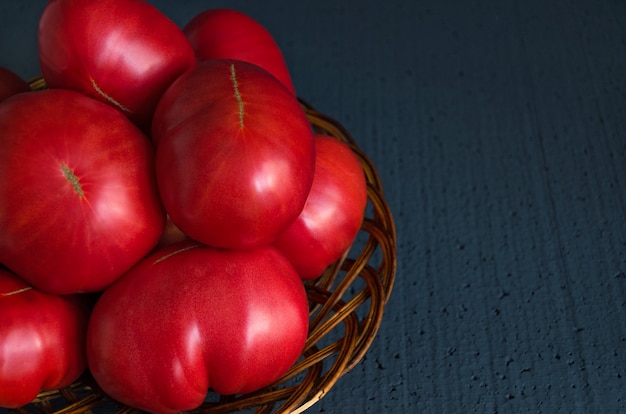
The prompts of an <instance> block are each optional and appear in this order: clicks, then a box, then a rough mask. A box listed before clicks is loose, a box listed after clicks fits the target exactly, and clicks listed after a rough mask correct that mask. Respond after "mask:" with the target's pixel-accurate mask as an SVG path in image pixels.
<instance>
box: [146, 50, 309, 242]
mask: <svg viewBox="0 0 626 414" xmlns="http://www.w3.org/2000/svg"><path fill="white" fill-rule="evenodd" d="M152 138H153V140H154V141H155V143H156V145H157V155H156V169H157V170H156V174H157V182H158V186H159V190H160V194H161V198H162V200H163V204H164V205H165V208H166V210H167V212H168V213H169V215H170V218H171V219H172V222H173V223H174V224H175V225H176V226H177V227H179V228H180V230H182V231H183V232H184V233H185V234H187V235H188V236H189V237H191V238H192V239H195V240H198V241H201V242H203V243H206V244H209V245H213V246H217V247H225V248H253V247H256V246H260V245H262V244H267V243H270V242H272V241H273V240H274V238H275V237H276V236H277V235H278V233H280V232H281V231H283V230H284V229H285V228H286V227H287V226H288V225H289V224H290V223H291V222H292V221H293V220H294V219H295V218H296V217H297V216H298V214H300V211H301V210H302V207H303V206H304V203H305V201H306V197H307V195H308V193H309V190H310V188H311V183H312V181H313V171H314V166H315V148H314V144H313V132H312V130H311V126H310V125H309V123H308V121H307V118H306V115H305V113H304V111H303V109H302V107H301V106H300V104H299V102H298V100H297V98H296V97H295V96H294V95H293V94H292V93H290V92H289V91H288V90H287V88H286V87H285V86H284V85H282V84H281V83H280V82H279V81H278V80H276V78H275V77H273V76H272V75H270V74H269V73H268V72H267V71H265V70H263V69H261V68H260V67H259V66H256V65H253V64H251V63H247V62H242V61H237V60H230V59H216V60H211V61H206V62H203V63H201V64H199V65H198V66H197V67H196V68H195V69H193V70H191V71H188V72H186V73H185V74H184V75H182V76H181V77H180V78H178V79H177V80H176V81H175V82H174V83H173V84H172V85H171V86H170V88H169V89H168V90H167V91H166V92H165V94H164V95H163V98H162V99H161V101H160V102H159V105H158V107H157V110H156V112H155V115H154V121H153V128H152Z"/></svg>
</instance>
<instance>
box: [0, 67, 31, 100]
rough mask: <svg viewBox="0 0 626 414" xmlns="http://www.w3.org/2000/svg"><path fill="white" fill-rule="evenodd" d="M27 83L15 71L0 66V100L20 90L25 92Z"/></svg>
mask: <svg viewBox="0 0 626 414" xmlns="http://www.w3.org/2000/svg"><path fill="white" fill-rule="evenodd" d="M29 90H30V88H29V87H28V83H26V81H25V80H24V79H22V78H20V77H19V76H18V75H17V74H16V73H15V72H13V71H11V70H9V69H7V68H3V67H0V102H2V101H4V100H5V99H7V98H8V97H10V96H13V95H15V94H18V93H20V92H27V91H29Z"/></svg>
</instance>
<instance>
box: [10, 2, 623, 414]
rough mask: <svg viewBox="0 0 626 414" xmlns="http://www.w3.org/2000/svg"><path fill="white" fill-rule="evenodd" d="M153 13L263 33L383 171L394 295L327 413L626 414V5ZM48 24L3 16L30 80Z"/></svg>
mask: <svg viewBox="0 0 626 414" xmlns="http://www.w3.org/2000/svg"><path fill="white" fill-rule="evenodd" d="M153 3H154V4H155V5H157V6H158V7H159V8H160V9H161V10H163V11H164V12H165V13H167V14H168V15H170V16H171V17H172V18H173V19H174V20H175V21H176V22H177V23H179V24H180V25H182V24H184V23H185V22H186V21H187V20H188V19H189V18H191V17H192V16H193V15H194V14H195V13H196V12H198V11H200V10H202V9H203V8H205V7H217V6H230V7H234V8H238V9H240V10H242V11H244V12H247V13H249V14H250V15H252V16H253V17H255V18H257V19H258V20H259V21H260V22H262V23H263V24H264V25H266V27H267V28H268V29H270V31H271V32H272V33H273V34H274V36H275V38H276V40H277V42H278V43H279V44H280V45H281V47H282V48H283V51H284V54H285V58H286V60H287V63H288V65H289V66H290V68H291V71H292V75H293V78H294V83H295V86H296V89H297V91H298V94H299V95H300V96H302V97H304V98H306V99H307V100H308V101H310V102H311V103H312V104H313V105H315V106H316V107H317V108H318V109H319V110H321V111H323V112H325V113H327V114H329V115H332V116H333V117H335V118H336V119H338V120H339V121H340V122H342V123H343V124H344V125H345V126H346V127H347V128H348V130H350V131H351V133H352V134H353V135H354V137H355V139H356V140H357V142H358V144H359V145H360V146H361V147H362V148H363V149H364V150H365V152H366V153H368V154H369V155H370V157H371V158H372V159H373V160H374V162H375V164H376V165H377V166H378V168H379V172H380V174H381V177H382V179H383V183H384V184H385V188H386V196H387V199H388V201H389V203H390V205H391V208H392V210H393V212H394V216H395V219H396V225H397V227H398V275H397V282H396V287H395V290H394V293H393V295H392V298H391V301H390V303H389V305H388V307H387V311H386V314H385V319H384V322H383V325H382V327H381V329H380V332H379V336H378V338H377V339H376V341H375V342H374V344H373V346H372V348H371V349H370V351H369V352H368V354H367V356H366V358H365V360H364V361H363V362H362V363H361V364H359V365H358V366H357V367H356V368H355V369H354V370H353V371H352V372H351V373H349V374H348V375H347V376H345V377H344V378H342V379H341V380H340V381H339V382H338V383H337V385H336V386H335V387H334V388H333V389H332V390H331V392H330V393H329V394H328V395H327V396H326V397H325V398H324V399H323V400H322V401H320V402H319V403H318V404H316V405H315V406H313V407H312V408H311V409H310V412H333V413H363V412H371V413H382V412H393V413H405V412H406V413H412V412H433V413H473V412H476V413H496V412H498V413H525V412H529V413H535V412H544V413H557V412H563V413H571V412H573V413H623V412H626V221H625V215H626V133H625V132H624V128H625V127H626V3H624V2H621V1H617V0H603V1H594V0H574V1H565V0H555V1H550V2H545V1H539V0H530V1H495V0H494V1H488V0H477V1H436V0H425V1H393V0H392V1H389V2H386V3H384V4H385V5H384V6H383V3H381V2H374V1H363V2H355V1H351V2H335V1H331V0H321V1H317V2H298V3H296V2H289V1H286V0H282V1H277V2H272V3H271V4H267V3H266V2H254V1H233V2H226V1H213V2H207V1H185V2H173V1H171V2H166V1H156V0H154V1H153ZM43 4H45V2H44V1H41V0H40V1H29V2H14V1H7V0H3V1H1V2H0V42H1V43H0V44H1V49H0V65H2V66H7V67H9V68H11V69H13V70H15V71H17V72H18V73H19V74H21V75H22V76H23V77H30V76H33V75H36V74H37V73H38V66H37V58H36V40H35V39H36V24H37V19H38V14H39V13H40V10H41V8H42V7H43Z"/></svg>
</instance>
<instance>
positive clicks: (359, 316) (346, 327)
mask: <svg viewBox="0 0 626 414" xmlns="http://www.w3.org/2000/svg"><path fill="white" fill-rule="evenodd" d="M31 88H32V89H43V88H45V82H43V81H42V79H35V80H33V81H32V82H31ZM301 104H302V107H303V108H304V110H305V112H306V115H307V118H308V120H309V122H310V123H311V125H312V127H313V129H314V131H315V132H316V133H320V134H325V135H329V136H332V137H335V138H336V139H339V140H341V141H343V142H345V143H346V144H348V145H349V146H350V147H351V148H352V150H353V151H354V152H355V154H356V155H357V156H358V158H359V160H360V161H361V164H362V166H363V171H364V173H365V176H366V181H367V185H368V206H367V209H366V215H365V219H364V221H363V224H362V227H361V230H360V232H359V234H358V235H357V239H356V240H355V242H354V244H353V246H352V247H351V249H350V250H349V251H348V252H346V254H344V256H343V257H342V258H341V259H339V260H338V261H337V262H335V263H333V264H332V265H331V266H329V267H328V268H327V269H326V271H325V272H324V274H323V275H322V276H321V277H320V278H318V279H316V280H313V281H307V282H306V290H307V294H308V297H309V304H310V322H309V325H310V328H309V336H308V339H307V342H306V345H305V349H304V352H303V354H302V357H301V358H300V359H299V360H298V361H297V362H296V364H295V365H294V366H293V367H292V368H291V369H290V370H289V371H288V372H287V373H286V374H285V375H284V376H283V377H282V378H281V379H280V380H278V381H277V382H276V383H275V384H273V385H271V386H269V387H266V388H264V389H262V390H259V391H257V392H254V393H251V394H246V395H234V396H218V395H213V394H211V393H209V396H208V398H207V400H206V402H205V403H204V404H203V405H202V406H201V407H199V408H198V409H197V410H194V411H193V412H194V413H230V412H236V411H239V410H247V411H253V412H255V413H279V412H280V413H287V412H294V413H300V412H303V411H305V410H306V409H307V408H309V407H311V406H312V405H313V404H315V403H316V402H317V401H319V400H320V399H321V398H323V397H324V395H326V394H327V393H328V392H329V390H330V389H331V388H332V387H333V386H334V385H335V383H336V382H337V381H338V380H339V379H340V378H341V377H342V376H343V375H345V374H346V373H348V372H349V371H350V370H351V369H352V368H354V367H355V366H356V365H357V364H358V363H359V362H360V361H361V360H362V358H363V356H364V355H365V353H366V352H367V350H368V348H369V347H370V345H371V343H372V341H373V340H374V338H375V336H376V334H377V332H378V329H379V327H380V324H381V322H382V317H383V312H384V308H385V305H386V303H387V301H388V299H389V296H390V294H391V291H392V288H393V284H394V279H395V274H396V232H395V226H394V222H393V218H392V215H391V212H390V210H389V207H388V205H387V202H386V201H385V198H384V196H383V188H382V183H381V181H380V177H379V175H378V173H377V171H376V168H375V166H374V165H373V163H372V162H371V161H370V159H369V158H368V157H367V156H366V155H365V154H364V153H363V152H362V151H361V150H360V149H359V148H358V146H357V145H356V143H355V141H354V139H353V138H352V136H351V135H350V134H349V132H348V131H347V130H346V129H345V128H344V127H343V126H342V125H341V124H340V123H339V122H337V121H336V120H334V119H332V118H330V117H328V116H326V115H324V114H322V113H320V112H318V111H316V110H315V109H313V108H312V107H311V106H310V105H309V104H307V103H306V102H304V101H301ZM103 406H106V407H109V408H108V409H107V411H106V412H111V410H114V411H115V412H116V413H119V414H122V413H128V414H129V413H139V411H137V410H135V409H133V408H130V407H126V406H123V405H121V404H117V403H115V402H114V401H111V400H110V399H109V398H108V397H107V396H106V395H105V394H104V393H103V392H102V390H101V389H100V388H99V387H98V386H97V384H96V383H95V382H94V380H93V378H92V377H91V376H90V374H89V373H88V372H87V373H85V374H84V375H83V377H81V378H80V379H79V380H78V381H76V382H75V383H74V384H72V385H71V386H69V387H67V388H64V389H61V390H55V391H45V392H42V393H40V394H39V395H38V396H37V398H36V399H35V400H34V401H33V402H32V403H31V404H29V405H28V406H26V407H23V408H19V409H16V410H14V412H17V413H32V412H44V413H55V414H69V413H72V414H73V413H83V412H88V411H92V412H95V413H97V412H103V411H99V410H98V408H99V407H103ZM110 407H113V408H110Z"/></svg>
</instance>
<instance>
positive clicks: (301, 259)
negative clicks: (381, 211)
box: [274, 135, 367, 279]
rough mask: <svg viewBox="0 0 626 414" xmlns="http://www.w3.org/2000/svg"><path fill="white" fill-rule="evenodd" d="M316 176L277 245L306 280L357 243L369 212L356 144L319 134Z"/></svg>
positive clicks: (316, 147) (316, 144) (316, 146)
mask: <svg viewBox="0 0 626 414" xmlns="http://www.w3.org/2000/svg"><path fill="white" fill-rule="evenodd" d="M315 154H316V162H315V175H314V178H313V184H312V186H311V192H310V193H309V196H308V198H307V201H306V204H305V206H304V209H303V210H302V212H301V213H300V215H299V216H298V218H297V219H296V220H295V221H294V223H292V224H291V225H290V226H289V228H288V229H287V230H286V231H284V232H283V233H281V234H280V235H279V236H278V238H277V239H276V241H275V242H274V245H275V246H276V247H277V248H278V249H279V250H280V251H281V252H283V254H285V256H286V257H287V258H288V259H289V260H290V261H291V263H292V264H293V265H294V267H295V268H296V270H297V271H298V273H299V274H300V276H301V277H302V278H303V279H314V278H316V277H318V276H320V275H321V273H322V272H323V271H324V269H325V268H326V267H328V266H329V265H330V264H331V263H332V262H334V261H335V260H337V259H339V258H340V257H341V255H342V254H343V253H344V252H345V251H346V250H347V249H348V248H349V247H350V245H351V244H352V242H353V241H354V239H355V237H356V235H357V233H358V232H359V229H360V227H361V223H362V222H363V216H364V213H365V206H366V204H367V184H366V181H365V175H364V173H363V167H362V166H361V164H360V162H359V159H358V158H357V156H356V154H355V153H354V152H353V151H352V150H351V149H350V147H349V146H348V145H347V144H345V143H343V142H341V141H339V140H337V139H335V138H332V137H329V136H325V135H315Z"/></svg>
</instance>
